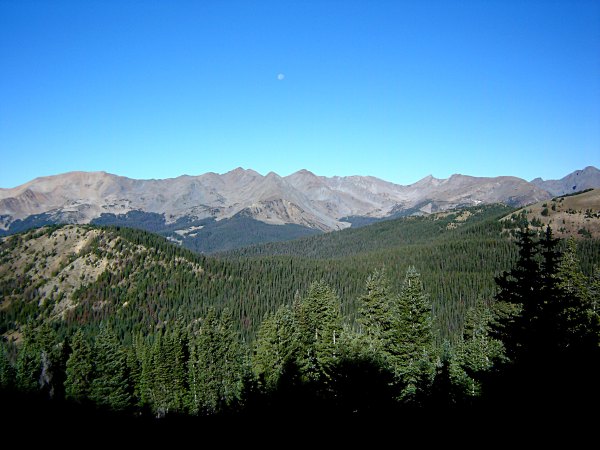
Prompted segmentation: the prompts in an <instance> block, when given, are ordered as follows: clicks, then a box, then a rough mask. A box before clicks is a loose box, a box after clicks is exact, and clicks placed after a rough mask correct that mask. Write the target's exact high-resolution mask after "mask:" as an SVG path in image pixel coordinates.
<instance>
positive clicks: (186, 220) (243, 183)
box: [0, 168, 597, 252]
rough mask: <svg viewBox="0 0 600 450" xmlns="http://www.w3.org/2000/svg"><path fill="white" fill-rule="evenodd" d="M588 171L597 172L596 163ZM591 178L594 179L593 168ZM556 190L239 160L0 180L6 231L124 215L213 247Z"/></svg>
mask: <svg viewBox="0 0 600 450" xmlns="http://www.w3.org/2000/svg"><path fill="white" fill-rule="evenodd" d="M594 170H596V169H594ZM586 171H587V172H586ZM596 171H597V170H596ZM583 172H586V173H588V172H589V173H592V168H587V169H585V171H583ZM573 176H579V175H573ZM583 178H585V179H586V180H587V181H586V183H592V184H593V177H592V176H591V175H590V176H587V175H586V176H585V177H583ZM583 178H582V179H583ZM550 197H551V194H549V193H548V191H546V190H544V189H542V188H540V187H538V186H536V185H535V184H533V183H528V182H527V181H525V180H522V179H520V178H516V177H495V178H482V177H471V176H465V175H453V176H451V177H450V178H448V179H445V180H442V179H436V178H434V177H432V176H428V177H426V178H424V179H422V180H420V181H418V182H416V183H414V184H411V185H408V186H402V185H397V184H394V183H390V182H387V181H384V180H380V179H378V178H374V177H368V176H349V177H331V178H328V177H322V176H317V175H315V174H313V173H312V172H309V171H307V170H300V171H298V172H296V173H294V174H292V175H289V176H286V177H281V176H279V175H277V174H275V173H273V172H270V173H268V174H267V175H265V176H263V175H260V174H259V173H257V172H255V171H253V170H244V169H242V168H238V169H235V170H232V171H230V172H227V173H225V174H221V175H219V174H215V173H206V174H203V175H199V176H188V175H183V176H180V177H177V178H172V179H165V180H134V179H130V178H126V177H121V176H117V175H112V174H108V173H105V172H70V173H66V174H62V175H56V176H50V177H42V178H36V179H35V180H32V181H30V182H28V183H26V184H24V185H22V186H18V187H16V188H12V189H0V235H7V234H11V233H15V232H19V231H22V230H26V229H29V228H31V227H35V226H43V225H47V224H53V223H78V224H85V223H101V224H115V225H116V224H118V225H126V226H132V227H137V228H142V229H146V230H149V231H153V232H158V233H161V234H163V235H164V236H167V237H169V239H171V240H173V241H175V242H179V243H180V244H182V245H185V246H187V247H189V248H194V249H196V250H199V251H204V252H211V251H219V250H225V249H230V248H235V247H240V246H244V245H250V244H255V243H260V242H271V241H277V240H288V239H292V238H296V237H300V236H305V235H310V234H314V233H318V232H324V231H325V232H326V231H333V230H340V229H344V228H348V227H350V226H351V224H352V223H356V224H358V223H368V222H371V221H374V220H379V219H383V218H390V217H402V216H406V215H414V214H417V215H418V214H431V213H434V212H438V211H445V210H449V209H453V208H457V207H466V206H477V205H484V204H492V203H505V204H507V205H510V206H522V205H526V204H529V203H534V202H537V201H540V200H546V199H548V198H550ZM346 218H348V219H347V220H346ZM251 221H254V222H255V223H252V225H250V224H251ZM242 224H244V226H243V227H242V226H241V225H242ZM248 226H250V228H247V227H248ZM249 229H251V230H252V231H251V232H250V233H248V232H247V231H248V230H249Z"/></svg>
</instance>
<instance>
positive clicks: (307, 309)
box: [295, 281, 342, 390]
mask: <svg viewBox="0 0 600 450" xmlns="http://www.w3.org/2000/svg"><path fill="white" fill-rule="evenodd" d="M296 308H297V309H296V314H295V316H296V317H295V320H296V324H297V335H298V345H299V349H298V359H297V364H298V368H299V370H300V373H301V375H302V377H303V378H304V380H305V381H306V382H308V383H315V384H316V385H320V386H321V387H320V388H318V389H325V390H327V387H326V386H327V385H328V384H329V383H330V379H331V369H332V366H333V365H334V364H335V363H336V362H337V360H338V358H339V339H340V337H341V333H342V320H341V313H340V300H339V297H338V296H337V294H336V293H335V292H334V291H333V289H331V287H329V286H328V285H327V284H326V283H325V282H323V281H321V282H315V283H312V284H311V285H310V287H309V289H308V292H307V294H306V296H305V297H304V298H303V299H302V301H301V302H300V303H299V305H297V307H296Z"/></svg>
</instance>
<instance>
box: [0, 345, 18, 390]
mask: <svg viewBox="0 0 600 450" xmlns="http://www.w3.org/2000/svg"><path fill="white" fill-rule="evenodd" d="M14 383H15V369H14V367H13V365H12V364H11V362H10V358H9V354H8V346H7V345H6V344H5V343H4V342H3V341H0V390H2V389H3V390H7V391H8V390H10V389H13V387H14Z"/></svg>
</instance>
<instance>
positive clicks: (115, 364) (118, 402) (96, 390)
mask: <svg viewBox="0 0 600 450" xmlns="http://www.w3.org/2000/svg"><path fill="white" fill-rule="evenodd" d="M94 355H95V359H94V361H95V370H94V379H93V381H92V385H91V391H90V398H91V400H92V401H94V402H95V403H96V404H97V405H98V406H101V407H104V408H108V409H111V410H113V411H124V410H126V409H127V408H129V406H130V404H131V396H130V388H129V381H128V378H127V359H126V355H125V352H124V350H123V348H122V347H121V345H120V343H119V342H118V340H117V337H116V335H115V333H114V332H113V331H112V329H110V328H109V327H108V326H106V325H102V327H101V329H100V333H99V334H98V337H97V338H96V341H95V344H94Z"/></svg>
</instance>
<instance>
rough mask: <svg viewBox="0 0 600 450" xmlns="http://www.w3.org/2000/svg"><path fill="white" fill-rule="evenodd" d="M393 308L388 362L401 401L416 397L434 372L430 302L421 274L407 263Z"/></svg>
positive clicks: (413, 400) (428, 383) (415, 398)
mask: <svg viewBox="0 0 600 450" xmlns="http://www.w3.org/2000/svg"><path fill="white" fill-rule="evenodd" d="M393 308H394V317H395V318H396V320H397V323H395V324H394V335H393V342H392V346H391V349H390V362H391V365H392V368H393V372H394V376H395V377H396V379H397V380H398V382H399V384H400V386H401V391H400V399H401V400H402V401H404V402H415V401H418V397H419V395H421V394H422V393H423V392H424V391H426V390H428V389H429V387H430V384H431V382H432V381H433V376H434V370H435V368H434V363H435V349H434V336H433V330H432V320H431V314H432V312H431V302H430V301H429V298H428V296H427V295H426V294H425V292H424V290H423V284H422V282H421V276H420V274H419V273H418V272H417V271H416V270H415V269H414V267H409V269H408V270H407V272H406V278H405V279H404V283H403V284H402V289H401V291H400V295H399V296H398V300H397V301H396V303H395V305H393Z"/></svg>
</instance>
